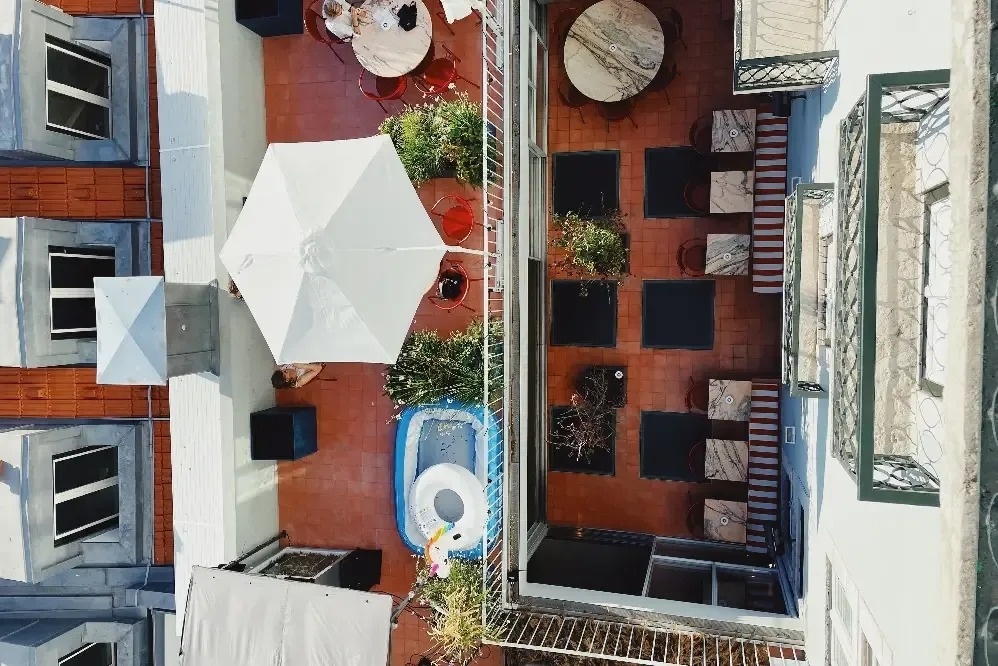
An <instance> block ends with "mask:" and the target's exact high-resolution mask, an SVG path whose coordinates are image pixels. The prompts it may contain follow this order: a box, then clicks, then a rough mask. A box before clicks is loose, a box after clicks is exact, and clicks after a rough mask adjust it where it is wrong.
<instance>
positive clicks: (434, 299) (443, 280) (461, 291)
mask: <svg viewBox="0 0 998 666" xmlns="http://www.w3.org/2000/svg"><path fill="white" fill-rule="evenodd" d="M479 280H481V278H477V279H472V278H470V277H468V271H467V270H465V268H464V266H463V265H462V264H461V263H460V262H458V261H448V262H447V263H446V265H445V264H444V262H441V263H440V272H439V273H438V274H437V284H436V292H437V293H436V294H435V295H433V296H429V297H427V299H428V300H429V301H430V303H433V305H434V306H435V307H437V308H439V309H440V310H444V311H447V312H449V311H450V310H456V309H457V308H466V309H468V310H471V309H472V308H471V307H470V306H469V305H468V304H467V303H465V302H464V301H465V300H466V299H467V298H468V291H469V290H470V289H471V283H472V282H478V281H479Z"/></svg>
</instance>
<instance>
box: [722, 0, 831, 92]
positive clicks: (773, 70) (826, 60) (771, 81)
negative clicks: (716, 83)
mask: <svg viewBox="0 0 998 666" xmlns="http://www.w3.org/2000/svg"><path fill="white" fill-rule="evenodd" d="M811 5H813V6H811ZM747 6H748V7H747ZM749 8H751V10H752V11H751V12H749ZM747 13H748V17H749V18H751V19H752V20H749V21H745V22H744V23H743V19H745V18H746V14H747ZM808 14H813V16H808ZM820 15H821V9H820V6H819V4H818V2H817V1H811V2H801V3H798V4H797V5H794V4H793V3H790V2H787V1H786V0H779V1H778V2H768V3H767V2H766V1H765V0H735V17H734V18H735V23H734V26H735V27H734V40H735V54H734V55H735V58H734V75H733V81H732V88H733V90H734V92H735V93H753V92H776V91H784V90H805V89H807V88H814V87H817V86H820V85H822V84H823V83H825V81H827V80H829V79H830V78H831V77H832V76H833V75H834V74H835V70H836V67H837V65H838V57H839V52H838V51H818V50H816V49H817V48H818V46H819V43H818V42H819V33H820V32H821V25H820V18H819V17H820ZM767 19H768V20H767ZM746 26H751V29H752V30H754V31H756V32H755V33H754V34H752V35H751V36H749V35H745V34H743V32H744V31H745V29H746ZM763 29H768V32H769V33H771V34H764V33H763V32H762V31H763ZM805 40H806V45H805V44H802V43H801V42H804V41H805ZM802 47H803V48H802ZM808 49H815V50H808ZM763 53H765V54H767V55H762V54H763Z"/></svg>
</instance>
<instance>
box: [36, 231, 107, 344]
mask: <svg viewBox="0 0 998 666" xmlns="http://www.w3.org/2000/svg"><path fill="white" fill-rule="evenodd" d="M74 249H76V250H77V251H76V252H72V253H69V252H52V251H51V250H50V251H49V253H48V257H49V267H48V268H49V323H50V324H51V325H50V326H49V329H50V333H51V334H52V335H56V334H66V333H96V332H97V327H96V325H95V326H93V327H86V328H58V329H57V328H56V327H55V317H54V315H55V308H54V301H55V300H56V299H66V298H95V293H94V288H93V287H91V288H89V289H86V288H78V289H67V288H64V287H59V288H55V287H53V286H52V258H53V257H59V258H60V259H106V260H108V261H110V262H112V265H113V263H114V260H115V257H114V255H113V254H111V255H108V254H103V253H102V254H97V253H94V252H87V248H85V247H81V248H74Z"/></svg>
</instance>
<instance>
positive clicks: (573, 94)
mask: <svg viewBox="0 0 998 666" xmlns="http://www.w3.org/2000/svg"><path fill="white" fill-rule="evenodd" d="M558 99H560V100H561V103H562V104H564V105H565V106H567V107H568V108H570V109H578V110H579V120H581V121H582V124H583V125H584V124H585V123H586V119H585V117H584V116H583V115H582V107H584V106H586V105H587V104H589V103H590V102H591V101H592V100H591V99H589V98H588V97H586V96H585V95H583V94H582V91H580V90H579V89H578V88H576V87H575V86H574V85H572V82H571V81H569V80H568V77H567V76H566V77H565V78H564V79H562V81H561V83H560V84H558Z"/></svg>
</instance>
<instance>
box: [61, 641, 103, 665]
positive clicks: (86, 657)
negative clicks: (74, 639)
mask: <svg viewBox="0 0 998 666" xmlns="http://www.w3.org/2000/svg"><path fill="white" fill-rule="evenodd" d="M114 661H115V660H114V643H87V644H86V645H84V646H83V647H81V648H80V649H79V650H76V651H75V652H71V653H69V654H67V655H66V656H65V657H60V658H59V666H114Z"/></svg>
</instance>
